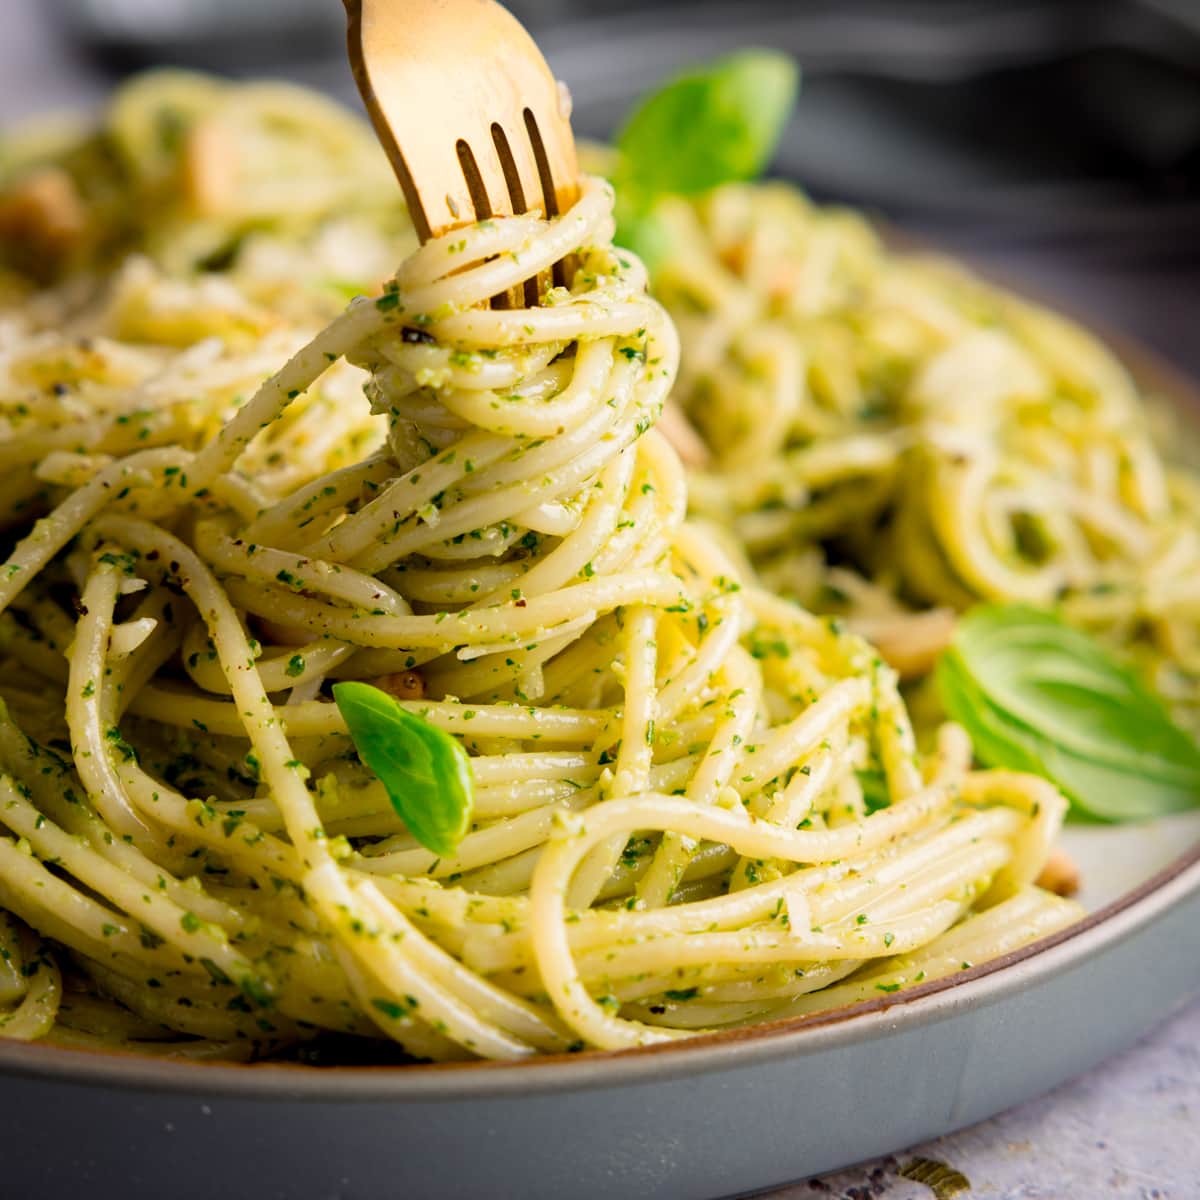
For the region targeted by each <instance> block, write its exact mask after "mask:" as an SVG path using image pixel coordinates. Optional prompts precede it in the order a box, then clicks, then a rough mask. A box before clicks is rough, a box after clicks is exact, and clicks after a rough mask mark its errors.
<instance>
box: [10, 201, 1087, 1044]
mask: <svg viewBox="0 0 1200 1200" xmlns="http://www.w3.org/2000/svg"><path fill="white" fill-rule="evenodd" d="M611 238H612V217H611V193H610V191H609V190H608V188H607V185H604V184H603V183H601V182H599V181H597V180H590V181H587V182H586V184H585V187H584V189H583V193H582V195H581V198H580V199H579V201H578V203H577V204H576V205H575V206H574V207H573V208H571V209H570V211H568V212H566V213H565V214H563V215H562V216H561V217H557V218H555V219H553V220H549V221H547V220H543V219H541V218H540V217H538V216H537V215H527V216H522V217H515V218H506V219H496V220H492V221H487V222H483V223H481V224H479V225H475V226H472V227H470V228H467V229H462V230H458V231H455V232H453V233H450V234H447V235H444V236H441V237H438V238H435V239H433V240H431V241H430V242H428V243H427V244H426V245H424V246H422V247H421V248H420V249H419V250H416V251H415V252H414V253H412V254H411V255H410V256H409V257H408V258H407V259H406V260H405V261H404V263H403V265H402V266H401V267H400V269H399V271H398V272H397V273H396V275H395V277H394V279H393V280H391V281H390V282H389V283H388V284H387V285H386V287H385V288H384V289H383V290H382V291H381V292H380V293H379V294H378V295H377V296H376V297H375V298H373V299H369V298H359V299H357V300H355V301H354V302H352V303H351V304H350V306H349V307H348V308H347V309H346V310H345V311H344V312H343V313H342V314H341V315H339V316H337V317H336V318H334V319H333V320H332V321H331V322H329V323H328V324H326V325H325V326H324V327H323V328H321V329H320V330H319V331H318V332H316V333H315V335H313V336H311V337H309V338H308V339H307V340H305V341H303V342H302V344H299V345H297V341H298V340H299V334H300V333H301V328H300V326H299V324H298V323H296V322H286V323H283V322H281V325H280V327H279V328H278V329H276V330H274V331H272V332H270V333H269V334H264V333H262V332H261V331H257V332H255V333H253V334H249V333H247V331H246V330H245V329H239V328H237V327H236V326H234V327H230V326H228V325H220V324H219V323H220V322H221V321H222V319H223V317H222V310H221V307H220V306H219V305H218V306H217V308H216V310H215V311H214V310H212V309H208V310H206V309H205V308H204V307H203V306H202V305H197V306H195V307H194V308H193V309H192V310H191V311H192V316H191V318H190V319H191V320H192V321H193V322H199V323H201V324H202V323H203V321H204V320H206V319H208V320H212V321H215V322H218V330H214V331H213V332H212V333H211V334H210V336H209V337H207V338H204V339H202V340H201V339H195V340H194V339H192V338H180V339H172V338H170V337H165V336H162V335H161V334H158V335H156V334H155V333H154V332H151V331H148V330H147V329H146V328H145V327H143V326H139V325H137V324H136V322H135V324H134V325H133V326H132V327H131V326H130V324H129V321H130V320H132V319H133V318H131V316H130V309H129V307H128V305H127V304H125V303H123V302H122V300H123V297H125V296H126V291H125V290H126V289H129V288H130V287H131V286H133V285H131V284H130V282H129V278H128V272H129V271H130V270H141V269H142V268H141V267H139V266H137V265H136V264H137V263H138V262H142V263H143V264H144V261H145V260H132V261H133V263H134V264H135V265H134V266H130V267H126V269H125V271H124V272H121V273H118V274H117V276H116V277H115V279H114V280H113V282H112V283H111V284H110V286H109V287H108V289H107V291H106V293H104V294H103V295H102V297H101V298H99V299H96V300H95V301H93V302H92V304H91V305H90V307H89V308H88V309H87V310H86V311H85V312H84V313H82V314H81V315H80V316H79V317H77V318H76V319H75V320H74V321H73V322H69V323H67V324H66V325H65V326H64V327H62V328H58V329H53V328H47V327H44V326H43V327H42V328H36V327H33V321H32V320H31V319H30V318H28V317H27V318H26V319H25V323H24V324H22V323H21V321H20V320H19V319H18V318H15V317H14V318H13V321H12V328H11V330H10V334H9V336H8V338H7V341H6V346H5V351H4V354H5V362H4V368H3V369H4V375H3V381H2V382H0V406H2V408H3V413H4V416H5V419H6V420H7V421H8V423H9V434H8V436H7V437H6V439H5V440H4V442H3V443H0V454H2V455H4V456H5V460H6V468H5V476H4V478H5V483H4V488H5V490H6V491H5V496H4V497H3V500H4V503H3V506H2V511H3V514H4V518H5V522H6V524H7V525H8V527H9V528H10V529H11V530H12V531H13V535H14V537H15V538H16V541H15V545H14V548H13V550H12V552H11V554H10V555H9V557H8V560H7V562H6V563H5V564H4V565H3V566H0V607H2V609H3V616H2V617H0V637H2V639H3V653H4V665H5V667H6V669H5V670H4V671H3V673H2V679H0V694H2V695H3V698H4V704H5V707H4V711H3V717H2V719H0V764H2V765H3V772H4V773H3V777H2V778H0V827H2V828H3V831H4V835H3V836H0V906H2V907H3V909H4V910H5V914H6V915H5V916H4V921H3V924H0V939H2V940H3V947H2V948H3V950H4V953H3V955H0V1005H3V1006H5V1007H4V1008H3V1016H2V1017H0V1019H2V1020H3V1022H4V1024H3V1027H2V1032H3V1033H4V1034H5V1035H7V1036H11V1037H23V1038H39V1037H40V1038H45V1039H48V1040H50V1041H54V1042H58V1043H60V1044H65V1045H75V1046H85V1047H86V1046H95V1045H110V1044H112V1043H113V1042H118V1043H120V1044H122V1045H126V1046H134V1047H137V1048H138V1049H140V1050H142V1051H144V1052H147V1053H158V1054H168V1055H176V1056H184V1057H235V1058H239V1057H240V1058H250V1057H261V1056H264V1055H271V1054H279V1053H294V1052H295V1048H296V1047H298V1046H303V1045H305V1044H306V1043H309V1042H311V1040H312V1039H313V1038H314V1037H315V1036H317V1035H318V1034H319V1033H321V1032H323V1031H325V1032H336V1033H339V1034H345V1035H350V1036H353V1037H360V1038H371V1037H375V1038H389V1039H392V1040H393V1041H395V1042H396V1043H398V1044H399V1045H400V1046H401V1047H402V1048H403V1050H404V1051H405V1052H406V1053H407V1054H410V1055H412V1056H414V1057H417V1058H430V1059H448V1058H461V1057H470V1056H482V1057H519V1056H524V1055H529V1054H533V1053H537V1052H555V1051H564V1050H571V1049H583V1048H592V1047H595V1048H607V1049H611V1048H620V1047H625V1046H633V1045H641V1044H645V1043H648V1042H652V1041H657V1040H662V1039H665V1038H675V1037H681V1036H687V1035H689V1034H692V1033H694V1032H698V1031H703V1030H706V1029H715V1028H723V1027H729V1026H734V1025H739V1024H743V1023H745V1022H749V1021H757V1020H762V1019H768V1018H772V1017H780V1016H788V1015H797V1014H803V1013H807V1012H810V1011H813V1010H815V1009H819V1008H822V1007H828V1006H831V1005H835V1004H844V1003H847V1002H852V1001H854V1000H857V999H861V998H863V997H866V996H877V995H886V994H890V993H892V992H895V991H897V990H899V989H900V988H902V987H904V986H907V985H910V984H913V983H916V982H920V981H921V980H923V979H931V978H936V977H938V976H940V975H945V974H948V973H951V972H953V971H957V970H961V969H962V968H963V967H964V966H967V965H970V964H972V963H975V962H979V961H983V960H985V959H987V958H989V957H992V956H994V955H996V954H999V953H1002V952H1004V951H1006V950H1008V949H1011V948H1013V947H1015V946H1018V945H1021V944H1023V943H1025V942H1027V941H1029V940H1032V939H1033V938H1036V937H1038V936H1040V935H1041V934H1043V933H1045V932H1049V931H1050V930H1052V929H1055V928H1058V927H1061V926H1062V925H1064V924H1066V923H1069V922H1070V921H1072V920H1074V919H1076V916H1077V915H1078V912H1079V909H1078V907H1077V906H1076V905H1074V904H1071V903H1069V902H1066V901H1063V900H1060V899H1058V898H1057V897H1054V896H1051V895H1049V894H1047V893H1045V892H1042V891H1040V890H1039V889H1037V888H1036V887H1034V886H1033V880H1034V879H1036V877H1037V876H1038V874H1039V872H1040V871H1041V869H1042V866H1043V863H1044V861H1045V859H1046V856H1047V854H1048V851H1049V849H1050V846H1051V844H1052V842H1053V839H1054V837H1055V834H1056V832H1057V829H1058V826H1059V823H1060V821H1061V818H1062V815H1063V810H1064V807H1065V805H1064V801H1063V799H1062V797H1061V796H1060V795H1059V794H1058V793H1057V792H1056V791H1055V789H1054V788H1053V787H1051V786H1050V785H1049V784H1047V783H1045V782H1044V781H1042V780H1038V779H1036V778H1033V777H1030V776H1024V775H1017V774H1013V773H1010V772H1004V771H990V772H981V771H975V770H972V769H971V752H970V746H969V744H968V742H967V740H966V738H965V737H964V735H963V734H962V731H961V730H960V729H958V728H957V727H955V726H952V725H948V726H945V727H943V728H942V730H941V731H940V733H939V735H938V738H937V744H936V750H935V751H934V752H933V753H931V754H929V755H923V754H921V753H919V752H918V750H917V747H916V744H915V739H914V735H913V731H912V726H911V723H910V720H909V717H908V714H907V711H906V709H905V705H904V703H903V701H902V699H901V697H900V694H899V691H898V685H897V677H896V673H895V672H894V671H893V670H892V669H891V668H889V667H888V666H887V665H886V664H885V663H884V662H883V661H882V660H881V659H880V658H879V656H878V654H877V653H876V652H875V651H874V650H873V649H872V648H871V647H870V646H869V645H868V644H867V643H866V642H865V641H863V640H862V639H860V638H859V637H858V636H856V635H854V634H852V633H849V632H847V631H846V630H844V629H843V628H842V627H841V625H840V624H839V622H837V621H834V620H829V619H825V618H819V617H816V616H813V615H811V614H810V613H808V612H807V611H805V610H804V609H801V608H800V607H798V606H796V605H795V604H793V603H791V602H788V601H785V600H783V599H780V598H779V597H778V596H777V595H775V594H773V593H772V592H770V591H768V590H765V589H764V588H763V586H762V585H761V584H760V583H759V582H756V581H755V580H754V579H753V578H752V577H751V576H749V575H748V574H747V573H746V572H744V570H743V569H742V568H741V567H740V566H739V565H738V564H737V562H736V561H733V560H732V558H731V555H730V554H728V553H727V552H726V551H725V550H724V549H723V548H722V546H721V545H720V542H719V539H717V538H714V536H713V535H712V534H711V532H709V531H708V530H707V529H706V528H705V527H703V526H701V525H697V524H694V523H689V522H688V521H687V520H686V519H685V516H686V508H687V486H686V483H685V479H684V474H683V469H682V467H681V464H680V461H679V459H678V457H677V455H676V453H675V452H674V450H673V449H672V448H671V446H670V445H669V444H668V443H667V442H666V440H665V439H664V438H663V437H662V435H661V434H660V433H658V432H657V431H656V430H655V429H654V425H655V422H656V420H657V418H658V416H659V414H660V411H661V409H662V407H663V404H664V401H665V399H666V397H667V395H668V392H669V391H670V389H671V387H672V384H673V382H674V378H675V372H676V360H677V354H678V348H677V343H676V337H675V333H674V329H673V326H672V323H671V321H670V320H669V319H668V318H667V316H666V314H665V313H664V311H663V309H662V308H660V307H659V305H658V304H656V303H655V302H654V301H652V300H650V299H648V297H647V295H646V277H645V272H644V270H643V268H642V266H641V264H640V263H639V262H638V261H637V260H636V259H635V258H633V257H632V256H629V255H626V254H625V253H624V252H622V251H620V250H616V249H614V248H613V246H612V244H611ZM568 256H573V259H574V261H575V262H576V263H577V268H576V270H575V274H574V278H573V281H572V283H571V286H570V288H562V287H552V288H548V289H546V290H544V291H543V293H542V295H541V297H540V303H539V304H538V305H537V306H535V307H528V308H494V307H489V306H488V301H489V299H490V298H491V297H493V296H497V295H502V294H505V293H511V292H512V290H513V289H514V288H516V286H517V285H518V284H520V283H522V281H524V280H526V279H529V278H531V277H534V276H535V275H537V274H538V273H539V272H545V271H546V270H547V269H548V268H549V267H550V266H551V265H552V264H554V263H556V262H559V261H561V260H562V259H564V258H566V257H568ZM224 282H225V283H227V284H228V285H229V287H230V288H231V289H233V290H234V292H236V294H237V295H238V296H239V297H241V296H243V293H241V292H240V291H238V290H237V289H236V287H235V285H234V284H233V283H232V282H231V281H229V280H226V281H224ZM135 284H136V287H138V288H141V289H143V292H142V299H143V300H144V301H145V303H144V304H143V305H142V306H141V307H140V308H139V307H138V306H134V312H135V313H138V312H141V313H144V312H146V311H150V312H155V311H156V310H157V308H158V304H157V301H158V298H159V296H160V295H161V294H162V293H164V292H166V293H168V294H169V293H170V290H171V288H203V286H204V283H203V281H201V282H196V281H194V280H189V281H181V280H171V281H170V282H169V284H168V283H167V282H164V281H162V280H161V279H158V278H157V277H151V276H147V275H146V274H144V273H143V275H142V277H141V279H140V280H136V281H135ZM42 303H43V304H44V305H46V306H47V307H49V303H50V302H49V300H47V299H43V301H42ZM152 329H153V330H157V329H158V327H157V326H153V327H152ZM192 331H193V332H195V329H194V327H192ZM81 339H82V340H81ZM289 339H290V340H289ZM268 361H270V362H271V367H272V368H273V369H274V373H273V374H271V375H270V376H269V378H268V379H267V381H266V382H265V383H263V384H261V386H258V387H257V390H254V391H253V393H252V394H251V390H250V388H249V387H248V386H247V383H248V381H249V380H250V379H252V378H253V377H255V376H258V377H259V378H261V376H262V374H264V373H265V372H264V371H263V364H264V363H266V362H268ZM280 364H282V365H280ZM360 385H361V386H362V388H363V390H364V391H365V392H366V396H367V398H368V400H369V408H370V410H371V411H370V412H368V411H367V409H368V405H367V404H366V403H365V402H363V401H362V400H361V399H360V398H358V397H357V396H356V395H355V393H356V392H357V390H358V388H359V386H360ZM385 430H386V434H385V432H384V431H385ZM143 431H144V432H143ZM35 516H36V517H37V520H36V521H35V522H33V523H32V524H31V519H32V518H33V517H35ZM340 679H360V680H367V681H371V682H375V683H376V684H377V685H379V686H381V687H383V688H385V689H386V690H390V691H391V692H392V693H393V694H394V695H396V696H398V697H400V698H401V700H402V702H403V703H404V705H405V706H406V707H407V708H408V709H409V710H410V711H412V712H414V713H417V714H418V715H420V716H422V717H423V718H424V719H425V720H427V721H429V722H432V723H433V724H434V725H436V726H438V727H439V728H441V729H443V730H445V731H446V732H448V733H450V734H452V735H453V736H455V737H457V738H459V739H461V741H462V744H463V745H464V747H465V748H466V749H467V751H468V753H469V755H470V758H471V766H472V773H473V776H474V781H475V807H474V823H473V825H472V828H471V829H470V831H469V832H468V833H467V834H466V835H465V836H464V837H463V839H462V840H461V842H460V843H459V844H458V846H457V849H456V850H455V852H454V854H453V855H452V856H450V857H445V856H443V857H441V858H439V857H437V856H435V855H434V854H433V853H431V852H430V851H428V850H426V849H425V848H424V847H422V846H421V845H420V844H419V843H418V842H417V841H416V840H415V839H414V838H413V837H412V836H411V835H410V834H409V832H408V831H407V830H406V829H405V827H404V825H403V822H402V821H401V820H400V818H399V817H398V816H397V814H396V812H395V810H394V809H393V808H392V806H391V805H390V803H389V801H388V798H387V795H386V793H385V791H384V789H383V787H382V785H381V784H380V782H379V781H378V780H377V779H376V778H375V777H374V776H373V775H372V774H371V772H370V771H369V770H368V769H367V768H366V767H365V766H364V765H363V764H362V763H361V762H360V761H359V759H358V757H357V755H356V753H355V751H354V746H353V743H352V742H351V740H350V739H349V737H348V736H347V731H346V726H345V724H344V722H343V720H342V718H341V715H340V713H339V711H338V709H337V707H336V705H335V704H334V703H332V702H331V701H330V700H329V699H328V688H329V686H330V684H331V683H332V682H333V681H335V680H340Z"/></svg>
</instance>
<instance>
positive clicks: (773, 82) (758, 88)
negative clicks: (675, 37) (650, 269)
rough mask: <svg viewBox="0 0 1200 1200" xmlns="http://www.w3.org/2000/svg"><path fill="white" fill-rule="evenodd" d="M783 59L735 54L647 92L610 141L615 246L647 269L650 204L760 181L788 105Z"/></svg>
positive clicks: (795, 75)
mask: <svg viewBox="0 0 1200 1200" xmlns="http://www.w3.org/2000/svg"><path fill="white" fill-rule="evenodd" d="M799 80H800V72H799V69H798V68H797V66H796V63H795V62H794V60H793V59H791V58H790V57H789V56H788V55H786V54H781V53H780V52H778V51H775V50H740V51H738V52H737V53H735V54H730V55H729V56H728V57H726V58H722V59H718V60H717V61H716V62H713V63H710V64H708V65H707V66H703V67H697V68H693V69H692V70H690V71H687V72H685V73H684V74H682V75H678V76H676V77H675V78H674V79H672V80H671V81H669V82H668V83H666V84H664V85H663V86H662V87H661V88H659V90H658V91H656V92H653V93H651V94H650V95H649V96H647V97H646V98H645V99H643V100H642V101H641V103H640V104H639V105H638V106H637V108H635V109H634V111H633V113H632V114H631V115H630V116H629V118H628V120H627V121H626V122H625V125H624V126H623V127H622V129H621V131H620V133H619V134H618V135H617V139H616V149H617V163H616V167H615V169H614V171H613V185H614V187H615V188H616V191H617V242H618V244H620V245H622V246H628V247H629V248H630V249H631V250H634V251H635V252H637V253H638V254H640V255H641V256H642V257H643V258H644V259H646V260H647V262H650V263H653V261H654V260H655V259H656V258H657V257H658V255H659V254H660V253H661V251H662V249H663V243H662V238H663V236H664V235H663V233H662V230H661V228H660V226H659V225H658V223H657V222H656V220H655V218H654V201H655V200H656V199H657V197H658V196H660V195H662V194H664V193H676V194H679V195H693V194H695V193H697V192H704V191H708V190H709V189H710V188H714V187H716V186H717V185H718V184H721V183H729V182H731V181H734V180H741V179H753V178H755V176H757V175H760V174H762V172H763V171H764V170H765V169H766V166H767V164H768V163H769V162H770V160H771V155H772V154H773V153H774V151H775V146H776V144H777V143H778V141H779V138H780V135H781V134H782V133H783V130H784V127H785V126H786V125H787V122H788V118H789V117H790V116H791V112H792V108H793V107H794V105H795V102H796V92H797V90H798V88H799Z"/></svg>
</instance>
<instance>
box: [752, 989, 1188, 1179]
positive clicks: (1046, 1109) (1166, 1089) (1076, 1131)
mask: <svg viewBox="0 0 1200 1200" xmlns="http://www.w3.org/2000/svg"><path fill="white" fill-rule="evenodd" d="M917 1155H920V1156H923V1157H926V1158H930V1159H936V1160H938V1161H940V1162H943V1163H945V1164H947V1165H948V1166H950V1167H953V1168H955V1169H956V1170H958V1171H961V1172H962V1174H963V1175H965V1176H966V1177H967V1179H968V1180H970V1183H971V1187H970V1190H969V1191H967V1192H960V1193H959V1196H958V1200H974V1198H976V1197H978V1198H979V1200H1200V1001H1194V1002H1193V1003H1192V1004H1191V1005H1190V1006H1189V1007H1187V1008H1186V1009H1184V1010H1183V1011H1182V1012H1180V1013H1177V1014H1176V1015H1175V1016H1174V1017H1173V1018H1171V1019H1170V1020H1168V1021H1167V1022H1165V1023H1164V1024H1163V1025H1161V1026H1159V1027H1158V1028H1157V1029H1155V1030H1154V1031H1152V1032H1151V1033H1150V1034H1148V1035H1147V1036H1146V1037H1145V1038H1143V1039H1142V1040H1141V1041H1140V1042H1139V1043H1138V1044H1137V1045H1136V1046H1135V1047H1133V1048H1132V1049H1131V1050H1129V1051H1127V1052H1126V1053H1124V1054H1121V1055H1118V1056H1117V1057H1116V1058H1113V1059H1111V1060H1109V1061H1108V1062H1106V1063H1104V1064H1102V1065H1101V1066H1099V1067H1097V1068H1096V1069H1095V1070H1093V1071H1091V1072H1089V1073H1088V1074H1087V1075H1084V1076H1082V1077H1081V1078H1079V1079H1076V1080H1073V1081H1072V1082H1070V1083H1067V1084H1064V1085H1063V1086H1062V1087H1059V1088H1057V1089H1055V1091H1053V1092H1051V1093H1050V1094H1049V1095H1047V1096H1044V1097H1042V1098H1041V1099H1039V1100H1033V1101H1030V1102H1029V1103H1027V1104H1023V1105H1021V1106H1020V1107H1018V1108H1015V1109H1012V1110H1010V1111H1009V1112H1006V1113H1003V1114H1001V1115H1000V1116H998V1117H993V1118H992V1119H991V1120H989V1121H984V1122H983V1123H982V1124H979V1125H975V1126H973V1127H971V1128H970V1129H964V1130H962V1131H961V1132H960V1133H956V1134H951V1135H950V1136H949V1137H944V1138H938V1139H936V1140H935V1141H932V1142H927V1143H925V1144H924V1145H922V1146H917V1147H914V1148H913V1149H912V1150H911V1151H910V1152H908V1153H904V1154H898V1155H895V1156H894V1157H889V1158H886V1159H880V1160H879V1161H877V1162H871V1163H867V1164H865V1165H863V1166H859V1167H855V1168H852V1169H850V1170H847V1171H839V1172H837V1173H836V1174H834V1175H824V1176H821V1177H820V1178H819V1179H811V1180H808V1181H807V1182H804V1183H798V1184H793V1185H791V1186H789V1187H785V1188H781V1189H777V1190H774V1191H772V1192H769V1193H763V1194H762V1195H761V1196H760V1197H759V1198H758V1200H821V1198H825V1200H929V1198H930V1197H932V1196H933V1192H932V1191H931V1190H930V1189H929V1188H928V1187H926V1186H925V1185H924V1184H921V1183H913V1182H911V1181H910V1180H908V1179H906V1178H904V1177H903V1176H902V1175H901V1174H900V1171H901V1169H903V1167H904V1166H905V1165H906V1164H907V1163H909V1162H910V1161H911V1160H912V1159H913V1158H914V1156H917Z"/></svg>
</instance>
